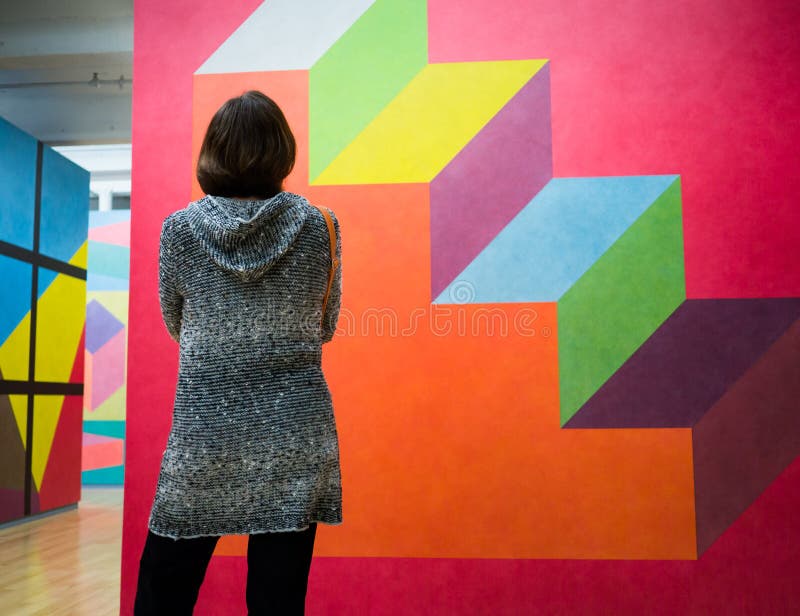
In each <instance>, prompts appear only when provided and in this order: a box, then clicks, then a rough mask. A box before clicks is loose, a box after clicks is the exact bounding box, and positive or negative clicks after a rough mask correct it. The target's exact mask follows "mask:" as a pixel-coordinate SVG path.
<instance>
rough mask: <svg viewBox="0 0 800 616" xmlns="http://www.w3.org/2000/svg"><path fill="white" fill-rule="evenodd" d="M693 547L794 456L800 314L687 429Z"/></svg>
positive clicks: (799, 443)
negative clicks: (691, 471) (690, 452)
mask: <svg viewBox="0 0 800 616" xmlns="http://www.w3.org/2000/svg"><path fill="white" fill-rule="evenodd" d="M692 443H693V450H694V456H693V457H694V485H695V516H696V519H697V553H698V556H699V555H700V554H702V553H703V552H704V551H705V550H706V549H707V548H708V547H709V546H710V545H711V544H712V543H713V542H714V540H715V539H717V537H719V536H720V535H721V534H722V533H723V532H724V531H725V529H727V528H728V526H730V525H731V524H732V523H733V522H734V521H735V520H736V519H737V518H738V517H739V516H740V515H741V514H742V513H743V512H744V510H745V509H747V507H749V506H750V505H751V504H752V503H753V501H755V500H756V498H758V496H759V495H760V494H761V493H762V492H763V491H764V490H765V489H766V488H767V487H768V486H769V485H770V484H771V483H772V482H773V481H774V480H775V479H776V478H777V477H778V475H780V473H781V472H782V471H783V470H784V469H785V468H786V467H788V466H789V465H790V464H791V463H792V462H793V461H794V460H795V458H797V456H798V455H800V320H798V321H796V322H795V323H794V325H792V326H791V327H790V328H789V330H788V331H787V332H786V333H785V334H784V335H783V336H782V337H781V338H780V339H779V340H778V341H777V342H775V344H773V345H772V346H771V347H770V349H769V350H768V351H767V352H766V353H765V354H764V355H763V356H762V357H761V358H760V359H759V360H758V361H757V362H756V363H755V365H753V366H752V367H751V368H750V369H749V370H748V371H747V373H746V374H745V375H744V376H743V377H742V378H741V379H739V380H738V381H737V382H736V383H735V384H734V385H733V386H732V387H731V388H730V389H729V390H728V391H727V392H726V393H725V395H724V396H723V397H722V398H721V399H720V400H719V402H717V403H716V404H715V405H714V406H713V408H712V409H711V410H710V411H708V413H706V414H705V416H704V417H703V419H702V420H700V422H698V423H697V425H696V426H695V427H694V429H693V430H692Z"/></svg>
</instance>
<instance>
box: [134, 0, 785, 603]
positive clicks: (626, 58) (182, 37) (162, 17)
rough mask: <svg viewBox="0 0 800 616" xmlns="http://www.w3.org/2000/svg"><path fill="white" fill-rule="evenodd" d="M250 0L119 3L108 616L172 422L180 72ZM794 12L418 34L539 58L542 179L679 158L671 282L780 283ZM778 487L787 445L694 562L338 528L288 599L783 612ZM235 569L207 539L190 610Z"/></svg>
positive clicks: (607, 12) (543, 18) (449, 19)
mask: <svg viewBox="0 0 800 616" xmlns="http://www.w3.org/2000/svg"><path fill="white" fill-rule="evenodd" d="M258 4H259V2H257V1H254V0H249V1H247V2H239V3H237V4H236V5H235V6H234V5H231V4H230V3H226V4H220V3H217V2H214V1H212V0H194V1H192V2H189V1H188V0H176V1H174V2H170V3H162V2H158V1H156V0H137V2H136V5H135V23H136V25H135V58H134V64H135V67H134V72H135V75H136V88H135V93H134V119H133V143H134V154H133V156H134V158H133V191H132V198H133V204H132V211H133V217H132V229H131V235H132V239H131V252H132V253H131V306H130V321H129V328H130V337H129V353H130V355H129V361H128V366H129V373H128V383H129V387H128V405H127V408H128V410H129V415H128V426H127V460H126V477H125V489H126V496H125V516H124V530H123V532H124V534H123V555H122V613H123V614H128V613H131V610H132V604H133V594H134V591H135V583H136V576H137V568H138V561H139V556H140V554H141V549H142V546H143V542H144V537H145V534H146V522H147V515H148V513H149V508H150V505H151V503H152V497H153V493H154V489H155V482H156V476H157V472H158V463H159V461H160V456H161V453H162V452H163V448H164V446H165V444H166V437H167V433H168V430H169V426H170V421H171V403H172V396H173V393H174V384H175V377H176V371H177V366H176V359H177V354H176V348H175V345H174V343H173V342H172V341H171V340H170V339H169V337H168V336H167V335H166V332H165V331H164V328H163V325H162V324H161V320H160V314H159V310H158V303H157V289H156V282H157V278H156V267H157V260H156V259H157V249H158V236H159V229H160V225H161V221H162V220H163V217H164V216H166V214H168V213H169V212H171V211H174V210H176V209H179V208H182V207H184V206H185V205H186V203H187V202H188V200H189V199H190V194H191V179H192V169H191V157H192V154H191V153H192V73H193V72H194V71H195V70H196V69H197V67H199V66H200V64H202V62H203V61H204V60H205V59H206V58H207V57H208V56H209V55H210V54H211V53H212V52H213V51H214V50H215V49H216V48H217V47H218V45H219V44H220V43H221V42H222V41H223V40H225V39H226V38H227V37H228V36H229V35H230V33H231V32H232V31H233V30H234V29H235V28H236V27H237V26H238V25H239V24H240V23H241V22H242V21H243V20H244V19H245V18H246V17H247V16H248V15H249V13H250V12H251V11H252V10H253V9H254V8H255V7H256V6H257V5H258ZM798 26H800V11H799V10H798V9H797V8H796V3H793V2H786V1H785V2H773V3H771V4H770V5H769V6H768V7H765V5H764V4H762V3H756V2H741V1H740V2H727V1H726V2H722V1H720V0H717V1H716V2H711V1H706V2H697V1H692V2H689V1H684V2H672V3H654V2H646V1H637V2H626V3H608V2H595V3H585V2H581V3H576V2H560V1H556V0H553V1H541V2H522V1H519V0H491V1H490V0H484V1H477V0H462V1H456V0H438V1H437V0H431V1H430V2H429V52H430V61H431V62H456V61H459V62H460V61H477V60H501V59H502V60H504V59H521V58H548V59H550V61H551V71H552V73H551V85H552V100H551V109H552V114H553V115H552V117H553V156H554V169H553V171H554V175H555V176H557V177H571V176H597V175H644V174H663V173H679V174H680V175H681V179H682V190H683V195H682V196H683V220H684V241H685V260H686V285H687V297H688V298H707V297H709V298H710V297H714V298H725V297H782V296H798V295H800V268H798V267H797V260H798V256H800V255H798V246H800V225H799V224H798V214H797V211H798V210H797V206H796V195H797V194H798V189H799V188H800V186H798V184H800V179H798V175H797V173H796V170H797V169H798V168H800V165H799V164H798V163H800V160H798V158H800V155H799V154H798V151H800V149H798V148H797V145H796V144H797V143H798V142H799V141H800V140H798V137H800V124H798V122H797V117H798V112H800V104H799V103H800V100H799V99H800V94H798V89H797V87H796V84H797V83H798V82H800V80H799V79H798V77H800V74H798V73H800V42H798V37H797V36H796V33H797V32H798ZM337 412H338V409H337ZM344 436H345V438H347V434H345V435H344ZM385 496H386V498H387V507H390V506H391V494H386V495H385ZM799 505H800V461H795V463H794V464H792V465H791V466H790V467H789V468H788V469H787V470H786V471H784V473H783V474H782V475H781V476H780V477H779V478H778V480H777V481H775V482H774V483H773V484H772V485H771V486H770V487H769V488H768V489H767V490H766V491H765V492H764V493H763V494H762V495H761V496H760V497H759V498H758V499H757V500H756V501H755V503H754V504H753V505H752V506H751V507H750V508H749V509H748V510H747V511H746V512H745V514H744V515H742V516H741V517H740V518H739V519H738V520H737V521H736V522H735V523H734V524H733V525H732V526H731V527H730V528H729V529H728V530H727V531H726V532H725V534H724V535H723V536H722V537H721V538H720V539H719V540H718V541H716V542H715V543H714V545H713V546H712V547H711V548H710V549H709V550H707V551H706V552H705V553H704V554H703V556H702V558H701V559H699V560H696V561H678V560H640V561H635V560H560V559H540V560H536V559H512V558H509V559H492V558H474V559H469V558H460V559H457V558H401V557H399V556H401V555H398V557H397V558H384V557H381V558H370V557H369V556H370V554H363V555H362V556H352V552H351V551H349V550H347V549H346V548H347V546H342V547H341V549H342V551H341V552H340V554H341V555H342V556H336V555H335V554H331V553H330V552H326V554H327V555H326V556H317V557H316V558H315V561H314V565H313V566H312V572H311V580H310V587H309V600H308V606H309V612H310V613H313V614H349V613H370V614H421V613H453V614H468V613H474V614H501V613H534V612H536V611H541V612H543V613H575V614H581V613H598V612H607V613H642V612H646V613H664V614H675V613H698V614H700V613H727V614H732V613H788V612H789V611H790V610H791V607H792V606H795V605H797V604H800V590H798V587H797V584H796V580H797V578H798V575H799V574H800V572H799V571H798V563H797V557H796V555H795V550H791V549H789V548H788V547H787V546H794V545H797V544H798V541H800V527H799V526H798V525H797V524H796V523H795V522H794V521H793V520H794V514H795V512H796V510H797V508H798V506H799ZM464 515H468V514H467V513H464V512H453V518H452V524H453V526H454V527H456V528H457V527H458V526H459V525H460V524H461V522H460V520H459V518H460V517H463V516H464ZM327 530H328V529H326V531H327ZM332 532H333V533H335V532H336V529H333V530H332ZM410 532H413V524H412V525H411V528H410ZM456 532H457V531H456ZM530 532H531V533H547V532H548V529H547V528H531V529H530ZM333 544H334V542H331V543H330V544H329V545H333ZM345 554H347V555H348V556H346V557H345V556H344V555H345ZM244 567H245V563H244V562H243V558H242V557H241V556H222V555H217V556H215V557H214V558H213V559H212V563H211V565H210V568H209V571H208V574H207V576H206V582H205V584H204V587H203V589H202V590H201V596H200V601H199V604H198V613H215V614H221V613H230V614H238V613H243V610H244V607H243V606H244V602H243V597H244V574H245V571H244ZM219 606H228V607H227V609H228V610H229V611H228V612H225V611H224V609H223V608H221V607H219Z"/></svg>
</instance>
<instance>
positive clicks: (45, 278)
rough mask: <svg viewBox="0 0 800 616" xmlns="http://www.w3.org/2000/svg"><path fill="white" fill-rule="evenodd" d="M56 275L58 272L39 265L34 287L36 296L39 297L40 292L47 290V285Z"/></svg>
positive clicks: (40, 295)
mask: <svg viewBox="0 0 800 616" xmlns="http://www.w3.org/2000/svg"><path fill="white" fill-rule="evenodd" d="M56 276H58V272H54V271H53V270H51V269H47V268H46V267H39V273H38V275H37V280H36V283H37V285H36V286H37V288H36V297H37V298H39V299H41V298H42V294H43V293H44V292H45V291H47V287H49V286H50V285H51V284H52V283H53V281H54V280H55V279H56Z"/></svg>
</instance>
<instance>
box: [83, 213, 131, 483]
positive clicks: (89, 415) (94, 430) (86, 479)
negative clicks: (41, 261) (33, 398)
mask: <svg viewBox="0 0 800 616" xmlns="http://www.w3.org/2000/svg"><path fill="white" fill-rule="evenodd" d="M130 220H131V216H130V210H111V211H108V212H97V211H93V212H89V267H88V275H87V281H86V285H87V292H86V302H87V304H86V385H85V386H86V390H85V391H86V393H85V395H84V399H83V420H84V421H83V462H82V470H83V472H82V478H83V483H84V485H88V484H104V485H122V483H123V472H124V459H125V389H126V388H125V379H126V373H127V370H126V358H127V337H128V297H129V291H128V279H129V268H130V225H131V222H130Z"/></svg>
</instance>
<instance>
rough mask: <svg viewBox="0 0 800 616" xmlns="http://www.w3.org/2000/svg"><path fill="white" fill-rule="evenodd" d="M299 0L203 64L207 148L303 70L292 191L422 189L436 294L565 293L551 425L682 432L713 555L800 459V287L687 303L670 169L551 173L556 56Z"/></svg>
mask: <svg viewBox="0 0 800 616" xmlns="http://www.w3.org/2000/svg"><path fill="white" fill-rule="evenodd" d="M301 4H302V6H299V5H297V4H295V3H292V2H289V0H275V1H272V2H265V3H264V4H262V5H261V6H259V7H258V8H257V9H256V11H255V12H254V13H253V14H252V15H251V16H250V18H248V19H247V20H246V21H245V22H244V23H243V24H242V25H241V26H240V27H239V28H238V29H237V30H236V31H235V32H234V33H233V34H232V35H231V36H230V37H229V38H228V40H227V41H226V42H225V43H223V44H222V45H221V46H220V47H219V49H218V50H217V52H216V53H214V54H213V55H212V56H211V57H210V58H209V59H208V60H207V61H206V62H205V63H203V64H202V66H201V67H200V69H199V70H198V71H197V72H196V74H195V77H194V79H195V86H194V89H195V108H194V116H195V117H194V123H193V126H194V137H193V138H194V155H195V157H196V154H197V149H198V146H199V141H200V139H201V138H202V131H203V130H204V128H205V126H206V125H207V122H208V120H209V118H210V113H212V112H213V108H214V105H215V104H218V103H219V102H221V100H224V99H225V98H227V97H228V96H233V95H236V94H238V93H240V92H241V90H242V89H243V88H244V87H245V85H247V87H252V85H253V83H254V80H255V81H257V80H259V79H260V80H262V82H263V83H283V82H281V81H280V80H281V79H284V81H286V80H293V81H292V83H293V84H295V85H294V86H293V87H294V88H295V91H294V93H295V95H297V94H298V93H303V92H307V100H297V99H298V96H295V97H294V98H292V99H291V100H289V99H287V100H282V101H280V102H281V104H282V105H283V106H284V108H285V109H286V111H287V114H288V115H290V116H291V117H293V118H295V119H298V118H299V119H300V122H297V123H296V125H295V126H294V129H295V131H296V132H297V133H298V136H299V137H300V138H301V139H300V140H301V141H303V138H305V139H307V141H305V142H303V143H301V145H300V148H301V153H304V154H305V155H306V156H307V166H305V165H306V162H305V161H302V162H299V166H301V171H302V173H303V174H306V173H307V181H306V179H305V178H301V179H299V180H298V179H297V178H296V177H294V180H293V181H294V182H295V184H293V185H292V188H296V189H298V190H303V189H304V190H310V191H313V190H314V188H315V187H335V186H347V185H369V184H375V185H390V184H398V185H399V184H424V185H426V186H427V187H428V195H429V212H430V295H429V300H428V301H430V302H431V304H433V305H447V304H462V305H465V304H493V305H503V304H513V303H518V302H521V303H524V302H537V303H552V304H554V305H555V308H556V312H557V332H553V335H554V336H557V339H558V360H557V361H558V384H559V394H560V395H559V406H560V422H559V423H560V426H559V428H558V429H561V430H564V429H568V430H576V429H591V430H595V431H603V430H605V431H614V430H617V432H616V434H619V435H620V437H621V438H622V437H623V432H622V431H620V429H622V428H646V429H652V430H668V431H673V433H674V431H675V430H684V431H687V435H688V437H687V438H688V440H686V442H687V443H688V444H689V446H688V447H687V448H686V449H685V450H684V451H685V461H684V462H683V463H682V464H680V465H678V467H680V468H682V469H685V471H683V472H686V473H688V476H687V477H686V481H687V482H689V484H690V485H691V484H692V483H693V484H694V491H685V492H683V493H681V494H679V495H677V498H682V499H687V502H686V504H685V505H686V508H687V509H688V510H690V511H694V514H695V516H694V519H695V523H694V524H692V525H691V526H686V527H685V529H684V530H683V531H682V532H684V534H685V536H683V537H682V539H683V540H684V541H686V542H691V543H692V544H694V545H696V552H695V551H694V550H693V555H692V556H693V557H699V556H701V555H702V553H703V552H704V551H705V550H706V549H707V548H708V547H709V545H710V544H711V543H712V542H713V541H714V540H715V539H716V538H717V537H718V536H719V535H720V534H722V533H723V532H724V531H725V529H726V528H727V527H728V526H729V525H730V524H732V523H733V522H734V521H735V520H736V518H737V517H738V516H739V515H740V514H741V513H742V512H743V511H744V510H745V509H746V508H747V507H748V506H749V504H750V503H752V502H753V500H754V499H755V498H756V497H757V496H758V495H759V494H760V493H761V492H762V491H763V490H764V489H765V488H766V487H767V486H768V485H769V484H770V483H771V481H772V480H773V479H774V478H775V477H777V475H778V474H779V473H780V472H781V471H782V470H783V469H784V468H786V467H787V466H788V465H789V464H790V463H791V462H792V461H793V460H794V459H795V457H796V456H798V454H800V415H798V413H796V408H795V407H796V400H797V399H800V391H798V385H797V383H800V365H798V362H797V361H796V359H797V348H798V337H800V321H798V319H799V318H800V299H798V298H741V299H739V298H720V299H704V300H694V299H687V297H686V287H685V278H684V246H683V218H682V195H681V177H680V176H679V175H677V174H668V175H643V176H613V177H570V178H556V177H553V162H552V154H553V152H552V138H551V118H550V62H549V61H547V60H543V59H533V60H513V61H511V60H509V61H495V62H463V63H439V64H431V63H428V60H427V12H426V11H427V6H426V3H425V2H421V1H419V0H416V1H414V2H400V1H398V0H379V1H377V2H346V3H328V2H321V1H320V2H305V3H301ZM320 16H324V18H320ZM277 23H280V24H281V28H280V29H279V32H280V37H279V38H267V39H265V38H264V37H263V31H264V29H265V28H270V29H273V26H274V24H277ZM401 26H402V27H401ZM378 39H379V40H380V43H381V44H380V45H376V43H375V41H376V40H378ZM281 72H282V73H283V76H282V77H281V76H280V74H281ZM298 84H299V85H298ZM209 98H214V103H213V104H212V103H211V102H210V101H209ZM306 126H307V128H306ZM304 148H307V151H306V150H305V149H304ZM197 194H199V193H198V189H197V186H196V185H195V196H196V195H197ZM614 434H615V433H614V432H610V433H609V439H613V438H614ZM568 453H569V452H563V455H568ZM609 468H611V467H609ZM670 523H671V522H670V520H664V524H670ZM223 543H224V542H223ZM242 545H243V544H242ZM240 548H241V545H240ZM565 549H566V551H567V552H568V548H565ZM239 551H240V552H241V553H243V551H242V550H241V549H240V550H239ZM234 552H235V550H234ZM228 553H231V552H228ZM657 556H658V555H657V554H653V557H657ZM567 557H569V556H568V555H567ZM574 557H580V555H579V554H577V553H576V554H574Z"/></svg>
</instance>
